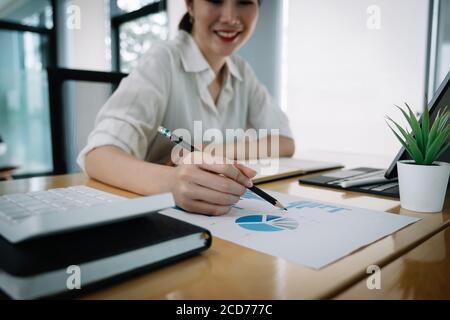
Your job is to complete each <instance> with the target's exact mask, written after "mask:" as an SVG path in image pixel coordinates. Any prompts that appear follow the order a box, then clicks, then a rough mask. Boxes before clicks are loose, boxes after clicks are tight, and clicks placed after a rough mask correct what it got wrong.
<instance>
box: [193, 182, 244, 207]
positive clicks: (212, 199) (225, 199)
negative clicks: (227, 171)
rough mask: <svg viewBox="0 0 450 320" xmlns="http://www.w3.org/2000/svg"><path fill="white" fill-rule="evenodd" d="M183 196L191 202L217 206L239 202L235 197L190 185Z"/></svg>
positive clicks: (237, 197)
mask: <svg viewBox="0 0 450 320" xmlns="http://www.w3.org/2000/svg"><path fill="white" fill-rule="evenodd" d="M185 195H186V196H187V197H189V198H190V199H193V200H200V201H203V202H206V203H209V204H214V205H219V206H232V205H234V204H236V203H237V202H238V201H239V200H240V197H239V196H237V195H234V194H230V193H223V192H219V191H216V190H213V189H209V188H206V187H204V186H201V185H197V184H191V185H190V186H189V190H187V191H186V193H185Z"/></svg>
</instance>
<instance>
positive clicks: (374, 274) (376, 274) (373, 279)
mask: <svg viewBox="0 0 450 320" xmlns="http://www.w3.org/2000/svg"><path fill="white" fill-rule="evenodd" d="M367 274H370V276H369V277H368V278H367V281H366V285H367V289H369V290H381V269H380V267H379V266H369V267H368V268H367Z"/></svg>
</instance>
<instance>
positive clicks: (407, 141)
mask: <svg viewBox="0 0 450 320" xmlns="http://www.w3.org/2000/svg"><path fill="white" fill-rule="evenodd" d="M405 105H406V108H407V109H408V110H404V109H402V108H400V107H399V106H396V107H397V108H398V109H399V110H400V111H401V112H402V114H403V116H404V117H405V118H406V120H407V122H408V124H409V126H410V127H411V131H409V132H408V130H407V129H406V128H402V127H401V126H400V125H399V124H398V123H397V122H395V121H394V120H392V119H391V118H390V117H388V116H386V118H387V120H386V123H387V125H388V126H389V128H390V129H391V130H392V132H393V133H394V135H395V136H396V137H397V139H398V140H399V141H400V143H401V144H402V145H403V147H405V149H406V151H407V152H408V153H409V155H410V156H411V158H412V159H413V160H414V161H415V163H416V164H418V165H426V166H429V165H432V164H433V163H434V162H435V161H436V160H437V159H438V158H439V157H440V156H441V155H442V154H443V153H444V152H445V151H446V150H447V149H448V148H449V147H450V142H449V141H447V139H448V137H449V135H450V124H448V119H449V117H450V112H449V110H447V107H445V108H444V109H443V110H439V112H438V114H437V116H436V119H434V122H433V123H432V124H431V123H430V114H429V111H428V108H427V107H426V106H425V108H424V109H425V111H424V113H423V119H422V121H420V120H419V119H418V118H417V117H416V115H415V114H414V113H413V112H412V110H411V108H410V107H409V105H408V104H407V103H405ZM389 122H390V123H391V124H393V125H394V126H395V127H396V128H397V130H398V132H396V131H395V130H394V128H393V127H392V126H391V124H389Z"/></svg>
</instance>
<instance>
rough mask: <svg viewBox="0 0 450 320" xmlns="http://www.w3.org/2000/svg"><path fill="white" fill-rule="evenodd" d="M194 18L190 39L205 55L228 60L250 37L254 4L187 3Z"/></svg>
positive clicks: (239, 0) (236, 0)
mask: <svg viewBox="0 0 450 320" xmlns="http://www.w3.org/2000/svg"><path fill="white" fill-rule="evenodd" d="M186 3H187V6H188V10H189V13H190V14H191V16H192V17H193V18H194V27H193V30H192V35H193V36H194V38H195V40H196V41H197V43H198V45H199V47H200V49H202V51H203V52H204V53H205V54H207V55H214V56H216V57H228V56H230V55H232V54H233V53H234V52H236V51H237V50H238V49H239V48H240V47H241V46H242V45H243V44H244V43H245V42H246V41H247V40H248V39H249V38H250V36H251V35H252V33H253V31H254V30H255V26H256V22H257V21H258V15H259V4H258V0H187V1H186Z"/></svg>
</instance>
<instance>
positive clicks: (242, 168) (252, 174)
mask: <svg viewBox="0 0 450 320" xmlns="http://www.w3.org/2000/svg"><path fill="white" fill-rule="evenodd" d="M234 166H235V167H236V168H238V169H239V170H240V171H241V172H242V173H243V174H244V175H246V176H247V177H248V178H249V179H253V178H254V177H255V176H256V175H257V174H258V172H257V171H256V170H253V169H252V168H249V167H247V166H245V165H243V164H240V163H238V162H235V164H234Z"/></svg>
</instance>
